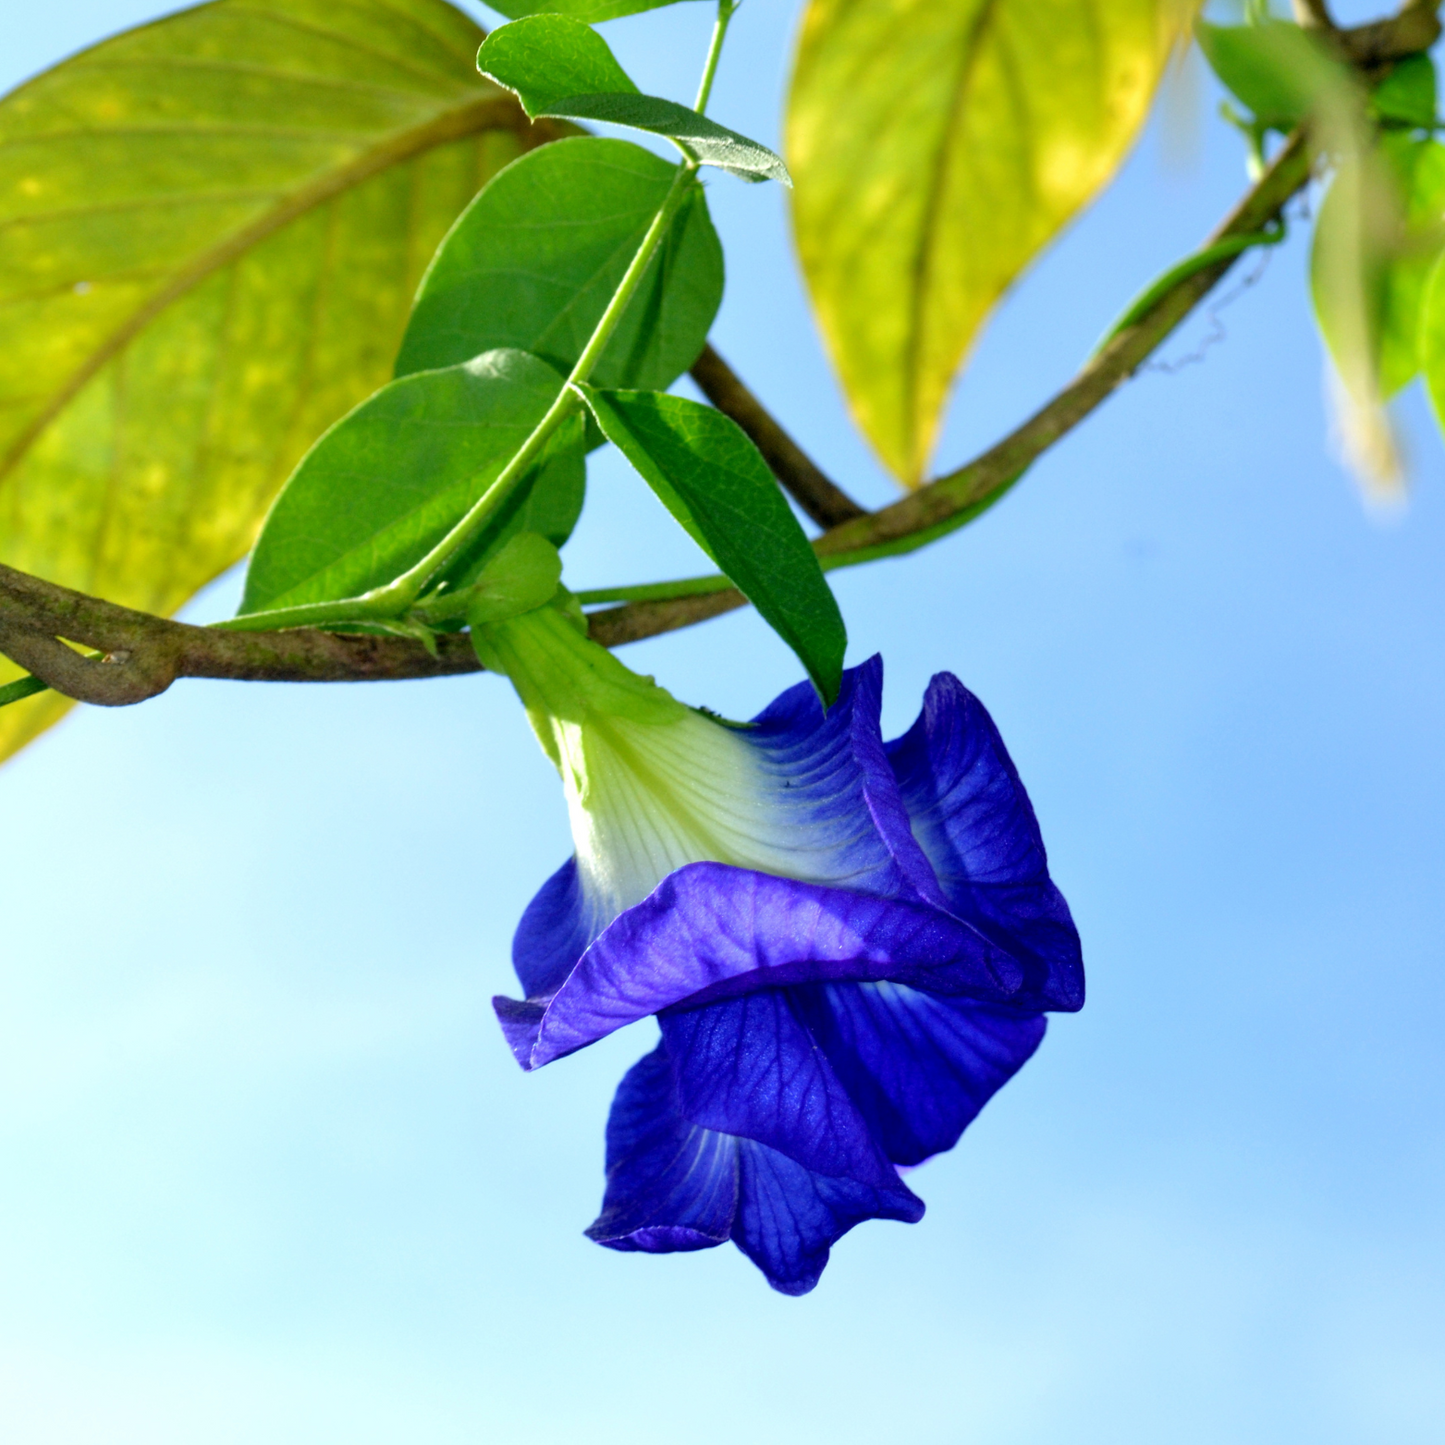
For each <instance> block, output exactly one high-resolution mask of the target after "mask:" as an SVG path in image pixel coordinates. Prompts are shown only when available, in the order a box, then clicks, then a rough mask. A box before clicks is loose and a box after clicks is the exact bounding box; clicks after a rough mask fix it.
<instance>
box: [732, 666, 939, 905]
mask: <svg viewBox="0 0 1445 1445" xmlns="http://www.w3.org/2000/svg"><path fill="white" fill-rule="evenodd" d="M882 707H883V659H882V658H881V657H879V656H877V655H876V654H875V655H874V656H873V657H870V658H869V659H868V661H867V662H865V663H863V664H862V665H861V666H859V667H853V668H849V669H848V671H847V672H845V673H844V674H843V686H842V690H841V691H840V692H839V694H838V701H837V702H836V703H835V704H834V705H833V706H832V707H831V708H830V709H829V710H828V712H827V713H826V714H825V713H824V712H823V708H822V704H821V703H820V702H819V700H818V694H817V691H816V689H815V688H814V687H813V685H812V684H811V683H808V682H800V683H798V684H797V686H796V687H790V688H789V689H788V690H787V691H786V692H784V693H782V694H780V695H779V696H778V697H777V698H776V699H775V700H774V701H773V702H772V704H771V705H770V706H768V707H767V708H765V709H764V710H763V711H762V712H761V713H759V714H758V716H757V717H755V718H754V719H753V722H752V726H751V728H750V729H749V731H748V732H747V733H745V734H744V736H745V737H746V738H747V740H748V742H749V743H751V744H752V746H753V747H754V748H755V749H757V751H758V752H759V753H760V754H761V756H762V757H763V759H764V760H765V764H766V767H767V769H768V771H769V772H770V773H771V774H772V775H773V776H774V777H776V778H779V779H782V780H784V781H785V783H786V786H787V788H788V790H789V794H790V797H791V798H793V799H796V800H797V802H798V804H799V805H801V806H802V808H803V810H804V811H803V814H802V816H803V817H805V818H806V820H807V822H808V825H809V832H810V834H811V835H812V836H814V837H817V838H819V839H822V840H825V841H826V843H827V846H828V848H829V850H830V857H829V859H828V865H827V867H826V868H823V867H819V866H818V865H817V864H816V863H814V862H812V861H811V860H808V859H806V858H804V859H803V860H801V866H799V865H793V866H789V867H788V869H787V872H788V876H790V877H794V878H805V879H808V880H809V881H811V882H816V883H826V884H829V885H831V886H833V887H835V888H851V889H856V890H858V891H859V892H862V893H876V894H879V895H881V896H882V897H885V898H897V897H917V898H920V899H923V900H925V901H926V902H929V903H933V904H935V905H936V906H938V907H942V906H944V898H943V893H942V890H941V889H940V887H939V884H938V880H937V879H936V878H935V877H934V874H933V869H932V867H931V866H930V864H929V862H928V859H927V857H926V856H925V855H924V852H923V850H922V848H920V847H919V844H918V841H917V839H915V838H914V836H913V831H912V829H911V827H910V826H909V818H908V812H907V809H906V808H905V807H904V803H903V799H902V797H901V796H900V793H899V788H898V781H897V779H896V778H895V776H894V773H893V769H892V768H891V767H890V766H889V762H888V755H887V753H886V751H885V749H884V743H883V732H882V729H881V727H880V723H879V718H880V714H881V712H882ZM764 871H772V870H767V869H765V870H764Z"/></svg>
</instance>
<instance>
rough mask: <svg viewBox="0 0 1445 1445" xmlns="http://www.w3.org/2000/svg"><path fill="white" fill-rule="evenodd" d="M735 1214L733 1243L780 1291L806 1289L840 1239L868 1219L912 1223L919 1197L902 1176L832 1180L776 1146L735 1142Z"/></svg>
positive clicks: (802, 1291)
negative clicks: (872, 1181) (884, 1185)
mask: <svg viewBox="0 0 1445 1445" xmlns="http://www.w3.org/2000/svg"><path fill="white" fill-rule="evenodd" d="M738 1165H739V1170H738V1172H739V1180H738V1184H739V1188H738V1213H737V1219H736V1221H735V1222H734V1224H733V1243H734V1244H736V1245H737V1247H738V1248H739V1249H740V1250H742V1252H743V1253H744V1254H745V1255H747V1257H748V1258H749V1259H750V1260H752V1262H753V1263H754V1264H755V1265H757V1267H758V1268H759V1269H760V1270H762V1272H763V1273H764V1274H765V1275H766V1276H767V1277H768V1283H769V1284H770V1285H772V1287H773V1288H774V1289H775V1290H778V1291H780V1292H781V1293H783V1294H794V1295H797V1294H807V1293H808V1291H809V1290H810V1289H812V1288H813V1286H814V1285H815V1284H817V1283H818V1277H819V1276H820V1275H821V1274H822V1273H823V1269H824V1266H825V1265H826V1264H827V1263H828V1255H829V1253H830V1251H831V1249H832V1247H833V1245H835V1244H836V1243H837V1242H838V1240H840V1239H841V1238H842V1237H843V1236H844V1235H845V1234H847V1232H848V1231H849V1230H850V1229H852V1228H853V1226H854V1225H855V1224H862V1223H863V1221H864V1220H865V1219H897V1220H900V1221H901V1222H902V1223H904V1224H917V1223H918V1221H919V1220H920V1219H922V1218H923V1201H922V1200H921V1199H920V1198H919V1197H918V1196H917V1195H916V1194H914V1193H913V1192H912V1191H911V1190H909V1189H908V1188H907V1186H906V1185H904V1183H903V1182H902V1180H899V1182H898V1184H897V1185H896V1187H894V1188H893V1189H889V1190H883V1189H875V1188H872V1187H871V1186H870V1185H867V1184H860V1183H858V1182H857V1181H856V1180H853V1179H829V1178H827V1177H826V1176H825V1175H822V1174H814V1173H812V1172H811V1171H809V1170H807V1169H804V1168H803V1166H802V1165H801V1164H798V1163H795V1162H794V1161H793V1160H791V1159H789V1158H788V1157H787V1156H786V1155H784V1154H779V1153H778V1151H777V1150H776V1149H769V1148H767V1146H766V1145H763V1144H750V1143H743V1144H740V1145H739V1148H738Z"/></svg>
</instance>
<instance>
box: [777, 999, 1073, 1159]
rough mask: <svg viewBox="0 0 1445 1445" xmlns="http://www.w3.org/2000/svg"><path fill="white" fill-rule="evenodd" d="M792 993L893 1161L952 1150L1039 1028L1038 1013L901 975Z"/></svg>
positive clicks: (1034, 1044) (1028, 1050) (1033, 1044)
mask: <svg viewBox="0 0 1445 1445" xmlns="http://www.w3.org/2000/svg"><path fill="white" fill-rule="evenodd" d="M792 992H793V997H794V1009H795V1011H796V1014H797V1016H798V1017H799V1018H800V1019H801V1020H802V1021H803V1022H804V1023H805V1024H806V1026H807V1028H808V1030H809V1033H810V1035H811V1037H812V1038H813V1039H814V1040H815V1041H816V1043H817V1045H818V1047H819V1048H820V1049H821V1050H822V1051H823V1053H824V1054H826V1056H827V1058H828V1062H829V1064H830V1065H831V1071H832V1074H833V1077H834V1078H835V1079H837V1080H838V1082H839V1083H840V1084H841V1085H842V1087H843V1088H844V1089H846V1091H847V1094H848V1097H849V1098H850V1099H851V1100H852V1102H853V1104H854V1106H855V1107H856V1108H857V1110H858V1112H859V1114H860V1115H861V1116H862V1117H863V1118H864V1119H866V1120H867V1123H868V1127H869V1130H870V1134H871V1136H872V1137H873V1138H875V1139H877V1141H878V1143H879V1144H880V1145H881V1147H882V1149H883V1151H884V1153H885V1154H886V1155H887V1157H888V1158H889V1159H891V1160H892V1161H893V1162H894V1163H895V1164H904V1165H913V1164H921V1163H923V1161H924V1160H925V1159H928V1158H930V1157H931V1156H933V1155H934V1154H941V1153H943V1151H944V1150H946V1149H952V1148H953V1146H954V1145H955V1144H956V1143H957V1142H958V1137H959V1135H960V1134H962V1133H963V1131H964V1129H965V1128H967V1126H968V1125H969V1124H971V1123H972V1122H973V1120H974V1118H975V1117H976V1116H977V1115H978V1112H979V1110H980V1109H982V1108H983V1106H984V1105H985V1104H986V1103H987V1102H988V1101H989V1099H991V1098H992V1097H993V1095H994V1094H996V1093H997V1092H998V1090H999V1089H1001V1088H1002V1087H1003V1086H1004V1084H1006V1083H1007V1082H1008V1081H1009V1080H1010V1079H1011V1078H1012V1077H1013V1076H1014V1074H1016V1073H1017V1072H1018V1071H1019V1069H1021V1068H1022V1067H1023V1066H1024V1064H1025V1063H1026V1062H1027V1061H1028V1059H1029V1058H1030V1056H1031V1055H1032V1054H1033V1052H1034V1050H1035V1049H1037V1048H1038V1046H1039V1043H1040V1042H1041V1041H1042V1039H1043V1036H1044V1027H1045V1023H1044V1016H1043V1015H1042V1014H1040V1013H1029V1012H1022V1011H1020V1010H1019V1009H1017V1008H1012V1007H1009V1006H1007V1005H995V1004H986V1003H978V1002H976V1001H975V1000H973V999H966V998H940V997H937V996H935V995H933V994H928V993H923V992H920V991H919V990H917V989H912V988H906V987H904V986H903V985H901V984H895V983H845V984H824V985H821V986H819V987H815V988H802V989H795V990H793V991H792Z"/></svg>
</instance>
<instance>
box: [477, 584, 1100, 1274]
mask: <svg viewBox="0 0 1445 1445" xmlns="http://www.w3.org/2000/svg"><path fill="white" fill-rule="evenodd" d="M474 636H475V638H476V640H477V643H478V649H479V651H480V652H481V654H482V658H483V661H484V662H485V663H486V664H487V665H488V666H489V667H492V668H493V669H495V670H498V671H502V672H506V673H507V674H508V676H510V677H511V679H512V681H513V683H514V685H515V686H516V688H517V691H518V693H519V695H520V696H521V699H522V701H523V703H524V705H525V706H526V709H527V712H528V715H529V718H530V720H531V722H532V725H533V728H534V730H535V731H536V733H537V736H538V738H539V740H540V741H541V743H542V746H543V748H544V749H545V750H546V751H547V753H548V754H549V756H550V757H551V758H552V761H553V762H554V763H555V764H556V765H557V768H558V771H559V772H560V773H561V776H562V781H563V786H564V789H565V792H566V796H567V806H568V811H569V815H570V820H571V825H572V835H573V840H574V843H575V847H576V851H575V854H574V856H573V857H572V858H571V859H569V860H568V861H567V862H566V863H565V864H564V865H563V866H562V868H561V869H559V871H558V872H557V873H556V874H554V875H553V877H552V878H551V879H550V880H548V882H547V883H546V884H544V886H543V887H542V889H541V891H540V892H539V893H538V894H537V896H536V897H535V898H534V899H533V901H532V903H531V904H530V905H529V907H528V908H527V910H526V912H525V914H524V915H523V918H522V920H521V923H520V925H519V927H518V929H517V933H516V937H515V940H514V944H513V963H514V966H515V969H516V973H517V976H518V978H519V980H520V981H521V984H522V987H523V989H524V991H525V994H526V997H525V998H524V999H522V1000H515V999H508V998H498V999H496V1000H494V1005H495V1008H496V1011H497V1015H498V1018H499V1020H500V1022H501V1025H502V1028H503V1031H504V1033H505V1034H506V1037H507V1040H508V1042H509V1044H510V1045H511V1048H512V1051H513V1053H514V1054H515V1055H516V1057H517V1059H518V1061H519V1062H520V1063H521V1065H522V1067H523V1068H524V1069H535V1068H539V1067H541V1066H542V1065H543V1064H547V1063H550V1062H552V1061H553V1060H555V1059H559V1058H561V1057H563V1056H565V1055H567V1054H570V1053H573V1052H575V1051H576V1050H578V1049H581V1048H585V1047H586V1046H587V1045H588V1044H591V1043H593V1042H595V1041H596V1040H598V1039H600V1038H603V1037H604V1036H605V1035H607V1034H609V1033H612V1032H613V1031H614V1030H616V1029H619V1028H622V1027H623V1026H624V1025H626V1024H629V1023H633V1022H635V1021H637V1020H639V1019H643V1018H646V1017H648V1016H649V1015H655V1016H656V1018H657V1020H658V1023H659V1025H660V1029H661V1035H662V1037H661V1041H660V1042H659V1043H658V1045H657V1047H656V1048H655V1049H654V1050H653V1051H652V1053H650V1054H648V1055H647V1057H645V1058H644V1059H643V1060H642V1061H641V1062H640V1063H638V1064H637V1065H636V1066H635V1067H634V1068H633V1069H632V1070H631V1071H630V1072H629V1073H628V1074H627V1075H626V1077H625V1078H624V1079H623V1081H622V1084H621V1086H620V1087H619V1089H618V1091H617V1095H616V1098H615V1099H614V1101H613V1105H612V1111H611V1116H610V1119H609V1122H608V1126H607V1185H606V1192H605V1197H604V1201H603V1206H602V1212H601V1214H600V1216H599V1217H598V1219H597V1220H596V1221H595V1222H594V1223H593V1225H592V1226H591V1227H590V1229H589V1230H588V1231H587V1233H588V1234H589V1236H590V1237H591V1238H592V1239H594V1240H596V1241H597V1242H598V1243H599V1244H603V1245H606V1246H607V1247H609V1248H611V1249H616V1250H632V1251H646V1252H650V1253H667V1252H671V1251H678V1250H694V1249H706V1248H710V1247H712V1246H715V1245H719V1244H722V1243H723V1242H725V1241H727V1240H729V1239H730V1240H732V1241H733V1242H734V1243H735V1244H736V1245H737V1246H738V1247H739V1248H740V1249H741V1250H742V1251H743V1252H744V1254H746V1255H747V1256H748V1257H749V1258H750V1259H751V1260H753V1262H754V1263H755V1264H757V1265H758V1266H759V1267H760V1268H761V1269H762V1271H763V1273H764V1274H765V1275H766V1276H767V1279H768V1281H769V1283H770V1284H772V1285H773V1287H774V1288H775V1289H778V1290H781V1291H783V1292H785V1293H788V1294H803V1293H806V1292H807V1291H808V1290H810V1289H812V1287H813V1286H814V1285H815V1284H816V1283H817V1281H818V1278H819V1276H820V1274H821V1273H822V1270H823V1268H824V1266H825V1264H826V1263H827V1260H828V1254H829V1250H830V1249H831V1247H832V1245H833V1244H834V1243H835V1242H836V1241H837V1240H838V1239H839V1238H840V1237H841V1236H842V1235H843V1234H844V1233H846V1232H847V1231H848V1230H849V1229H851V1228H852V1227H853V1226H854V1225H855V1224H858V1223H860V1222H862V1221H863V1220H867V1219H895V1220H902V1221H905V1222H909V1223H912V1222H914V1221H916V1220H918V1219H919V1218H921V1217H922V1214H923V1209H924V1206H923V1202H922V1201H921V1200H920V1199H919V1198H918V1197H917V1195H915V1194H914V1193H913V1191H912V1190H911V1189H910V1188H909V1187H908V1185H907V1184H906V1183H905V1182H904V1178H903V1173H904V1171H906V1170H907V1169H908V1168H910V1167H911V1166H914V1165H917V1164H921V1163H922V1162H924V1161H925V1160H926V1159H928V1158H930V1157H931V1156H933V1155H935V1154H939V1153H942V1152H943V1151H945V1150H948V1149H951V1148H952V1147H953V1145H954V1144H955V1143H956V1142H957V1141H958V1138H959V1136H960V1135H961V1133H962V1132H963V1130H964V1129H965V1128H966V1127H967V1125H968V1124H969V1123H970V1122H971V1121H972V1120H973V1118H974V1117H975V1116H976V1115H977V1114H978V1112H979V1110H980V1109H981V1108H982V1107H983V1106H984V1104H985V1103H986V1102H987V1101H988V1099H989V1098H990V1097H991V1096H992V1095H993V1094H994V1093H995V1092H996V1091H997V1090H998V1089H999V1088H1000V1087H1001V1086H1002V1085H1003V1084H1004V1083H1006V1082H1007V1081H1008V1079H1009V1078H1011V1077H1012V1075H1013V1074H1014V1073H1015V1072H1017V1070H1018V1069H1019V1068H1020V1067H1021V1066H1022V1065H1023V1064H1024V1063H1025V1061H1026V1060H1027V1059H1028V1058H1029V1057H1030V1055H1031V1054H1032V1053H1033V1052H1034V1050H1035V1049H1036V1048H1037V1047H1038V1045H1039V1042H1040V1040H1041V1039H1042V1038H1043V1034H1044V1013H1045V1012H1046V1011H1049V1010H1075V1009H1077V1008H1079V1007H1080V1006H1081V1005H1082V1003H1083V995H1084V980H1083V966H1082V961H1081V957H1080V950H1079V938H1078V934H1077V931H1076V930H1075V928H1074V925H1073V921H1072V919H1071V918H1070V915H1069V910H1068V907H1067V905H1066V904H1065V902H1064V899H1063V897H1062V895H1061V894H1060V893H1059V891H1058V889H1057V888H1056V887H1055V886H1054V885H1053V883H1052V882H1051V881H1050V878H1049V874H1048V866H1047V860H1046V857H1045V853H1044V847H1043V842H1042V840H1041V838H1040V835H1039V830H1038V825H1037V823H1036V822H1035V819H1034V814H1033V810H1032V808H1031V806H1030V804H1029V800H1028V797H1027V795H1026V794H1025V792H1024V789H1023V785H1022V784H1021V783H1020V781H1019V778H1018V774H1017V773H1016V772H1015V770H1014V767H1013V764H1012V762H1011V761H1010V759H1009V756H1008V753H1007V751H1006V750H1005V748H1004V745H1003V741H1002V739H1001V738H1000V737H999V734H998V732H997V730H996V728H995V727H994V725H993V722H992V720H991V719H990V717H989V715H988V713H987V712H986V711H985V710H984V708H983V705H982V704H981V703H980V702H979V701H978V699H977V698H975V697H974V696H973V695H972V694H971V693H970V692H968V690H967V689H966V688H964V687H963V685H962V684H961V683H960V682H959V681H958V679H957V678H955V677H953V676H952V675H951V674H949V673H940V674H939V675H938V676H936V677H935V678H934V679H933V680H932V682H931V683H930V684H929V687H928V691H927V694H926V696H925V699H924V704H923V711H922V713H921V714H920V716H919V718H918V720H917V722H916V723H915V724H914V725H913V727H912V728H910V729H909V731H908V732H907V733H906V734H904V736H902V737H901V738H899V739H897V740H895V741H893V742H888V743H885V741H884V739H883V736H882V732H881V730H880V722H879V714H880V708H881V702H882V681H883V668H882V663H881V661H880V659H878V658H877V657H875V658H873V659H871V660H870V661H868V662H865V663H864V664H863V665H862V666H860V667H856V668H854V669H852V670H850V671H848V672H846V673H845V674H844V677H843V685H842V689H841V692H840V694H839V697H838V700H837V701H836V703H835V704H834V705H833V706H832V707H830V708H828V709H827V710H826V711H825V710H824V708H823V707H822V705H821V703H820V702H819V699H818V696H817V694H816V693H815V692H814V690H813V688H812V686H811V684H808V683H802V684H799V685H798V686H796V687H793V688H790V689H789V690H788V691H786V692H784V693H783V694H782V695H781V696H780V697H778V698H777V699H776V700H775V701H774V702H773V703H772V705H771V706H770V707H768V708H767V709H765V710H764V711H763V712H762V713H760V714H759V715H758V716H757V717H756V718H754V719H753V721H752V722H751V723H750V724H747V725H745V726H740V725H737V724H732V723H728V722H725V721H723V720H721V719H718V718H716V717H715V716H713V715H711V714H708V713H705V712H701V711H698V710H695V709H692V708H689V707H686V706H684V705H683V704H681V703H680V702H678V701H677V700H676V699H674V698H673V697H672V696H671V695H670V694H668V693H667V692H666V691H664V690H663V689H662V688H660V687H658V686H657V685H656V684H655V683H654V682H653V681H652V680H651V679H650V678H643V677H639V676H637V675H636V674H634V673H633V672H631V671H630V670H629V669H627V668H626V667H624V666H623V664H622V663H620V662H619V661H618V660H617V659H616V658H615V657H613V656H612V655H611V654H610V653H609V652H607V651H606V650H605V649H603V648H601V647H598V646H596V645H595V644H594V643H591V642H589V641H588V640H587V639H586V638H585V637H584V636H583V635H582V634H581V632H580V631H579V630H578V629H577V628H576V626H575V625H574V624H573V622H571V621H569V620H568V619H567V618H566V617H565V616H564V615H563V614H562V613H561V612H559V611H557V610H555V609H553V608H543V609H541V610H539V611H536V612H532V613H529V614H527V615H526V616H523V617H520V618H515V619H512V620H510V621H508V622H505V623H501V624H498V625H495V626H489V627H484V628H479V629H475V630H474Z"/></svg>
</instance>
